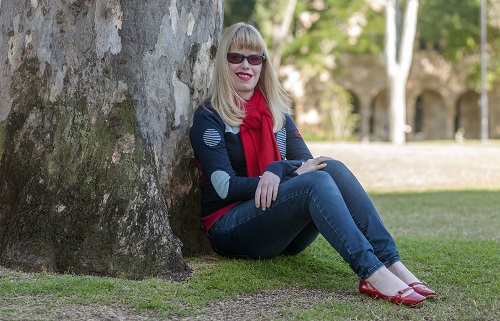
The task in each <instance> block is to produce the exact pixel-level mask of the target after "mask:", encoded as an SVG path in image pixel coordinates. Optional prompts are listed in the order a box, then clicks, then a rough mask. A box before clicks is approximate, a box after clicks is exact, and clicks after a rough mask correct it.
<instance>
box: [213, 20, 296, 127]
mask: <svg viewBox="0 0 500 321" xmlns="http://www.w3.org/2000/svg"><path fill="white" fill-rule="evenodd" d="M231 46H233V47H234V48H238V49H244V50H251V51H255V52H258V53H262V54H263V55H264V56H266V57H269V54H268V51H267V46H266V43H265V42H264V39H263V38H262V36H261V34H260V33H259V31H258V30H257V29H256V28H255V27H254V26H252V25H250V24H247V23H244V22H239V23H236V24H234V25H232V26H230V27H229V28H228V29H227V30H226V31H225V32H224V34H223V35H222V38H221V41H220V43H219V47H218V49H217V53H216V55H215V68H214V74H213V79H212V90H211V101H212V104H213V106H214V108H215V109H216V110H217V112H218V113H219V115H220V116H221V117H222V120H224V122H226V123H227V124H228V125H230V126H238V125H241V123H242V121H243V118H244V117H245V111H244V110H243V109H242V108H241V107H240V106H242V103H243V102H244V101H245V100H244V99H243V98H242V97H241V96H240V95H239V94H238V92H237V90H236V88H235V86H234V84H233V82H232V81H231V78H230V73H229V67H228V62H227V58H226V55H227V53H228V52H229V48H230V47H231ZM257 86H259V88H260V90H261V91H262V93H263V95H264V97H265V98H266V101H267V108H269V110H270V111H271V114H272V115H273V121H274V126H273V130H274V131H275V132H277V131H278V130H280V129H281V128H283V126H284V123H285V116H286V115H287V114H288V115H289V114H290V104H291V98H290V95H289V94H288V93H287V92H286V90H285V89H284V88H283V86H282V84H281V83H280V81H279V79H278V76H277V75H276V73H275V71H274V69H273V66H272V64H271V62H270V59H269V58H267V59H265V60H264V62H263V66H262V71H261V74H260V78H259V81H258V82H257ZM235 98H236V99H235Z"/></svg>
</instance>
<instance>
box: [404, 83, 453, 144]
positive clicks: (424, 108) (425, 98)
mask: <svg viewBox="0 0 500 321" xmlns="http://www.w3.org/2000/svg"><path fill="white" fill-rule="evenodd" d="M413 108H414V110H413V113H412V115H413V119H411V127H412V128H413V138H414V139H415V140H423V139H447V138H449V135H448V133H447V129H446V128H447V126H446V104H445V102H444V100H443V97H442V95H441V94H440V93H439V92H437V91H435V90H423V91H422V93H421V94H420V95H418V96H417V98H416V101H415V106H414V107H413Z"/></svg>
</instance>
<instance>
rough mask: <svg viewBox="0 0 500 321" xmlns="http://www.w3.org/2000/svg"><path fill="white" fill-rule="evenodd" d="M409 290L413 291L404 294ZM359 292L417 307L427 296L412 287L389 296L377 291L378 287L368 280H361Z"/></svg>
mask: <svg viewBox="0 0 500 321" xmlns="http://www.w3.org/2000/svg"><path fill="white" fill-rule="evenodd" d="M408 291H413V292H412V293H410V294H408V295H404V294H405V293H406V292H408ZM359 292H361V293H363V294H367V295H369V296H373V297H375V298H380V299H383V300H387V301H390V302H392V303H396V304H402V305H405V306H408V307H415V306H417V305H419V304H420V303H422V302H424V301H425V296H423V295H420V294H418V293H417V292H416V291H415V290H414V289H413V288H412V287H408V288H406V289H403V290H401V291H398V294H397V295H394V296H389V295H384V294H382V293H380V292H379V291H377V289H375V288H374V287H373V286H372V285H371V284H370V283H368V282H366V280H361V281H360V282H359Z"/></svg>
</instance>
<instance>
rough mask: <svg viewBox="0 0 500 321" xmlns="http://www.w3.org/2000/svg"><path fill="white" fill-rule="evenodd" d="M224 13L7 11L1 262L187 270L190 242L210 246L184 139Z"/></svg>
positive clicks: (189, 7) (6, 6)
mask: <svg viewBox="0 0 500 321" xmlns="http://www.w3.org/2000/svg"><path fill="white" fill-rule="evenodd" d="M222 11H223V9H222V0H197V1H176V0H153V1H119V0H97V1H85V0H70V1H52V0H50V1H47V0H17V1H0V23H1V34H0V56H1V57H2V58H3V60H2V64H0V75H1V76H0V121H4V124H5V126H4V127H5V143H4V151H3V154H2V155H1V161H0V195H1V197H0V264H2V265H5V266H9V267H16V268H22V269H25V270H51V271H58V272H65V271H72V272H76V273H85V274H102V275H122V276H125V277H132V278H142V277H145V276H148V275H164V276H167V277H172V278H178V277H182V276H184V275H185V274H186V272H187V271H188V268H187V266H186V264H185V262H184V260H183V256H182V253H181V248H182V244H181V241H183V242H184V249H183V250H184V251H188V252H196V251H202V250H203V247H205V246H206V243H203V241H202V239H203V237H201V236H200V235H202V233H201V226H200V224H199V219H198V217H197V216H198V214H197V213H198V205H197V204H198V196H197V194H196V184H195V181H196V177H195V175H196V173H195V171H194V166H193V161H192V151H191V148H190V145H189V142H188V139H187V131H188V128H189V126H190V118H191V115H192V112H193V110H194V108H195V106H196V105H197V104H198V103H199V102H200V101H201V100H202V98H203V97H204V95H205V94H206V91H207V88H208V87H209V82H210V69H211V67H212V61H213V55H214V53H215V50H216V47H215V45H216V43H217V42H218V40H219V37H220V33H221V29H222ZM0 128H3V127H0ZM186 224H187V225H186ZM190 226H192V227H190ZM198 227H200V229H198ZM186 231H188V232H193V233H191V234H190V236H186V237H183V236H182V235H184V234H183V233H185V232H186ZM179 238H180V239H181V240H179ZM198 244H201V247H200V245H198Z"/></svg>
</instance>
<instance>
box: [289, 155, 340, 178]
mask: <svg viewBox="0 0 500 321" xmlns="http://www.w3.org/2000/svg"><path fill="white" fill-rule="evenodd" d="M327 160H333V158H331V157H328V156H320V157H316V158H313V159H308V160H307V161H306V162H304V164H302V166H300V167H299V168H297V170H296V171H295V172H296V173H297V175H301V174H304V173H307V172H314V171H317V170H318V169H322V168H325V167H326V163H325V162H326V161H327Z"/></svg>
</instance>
